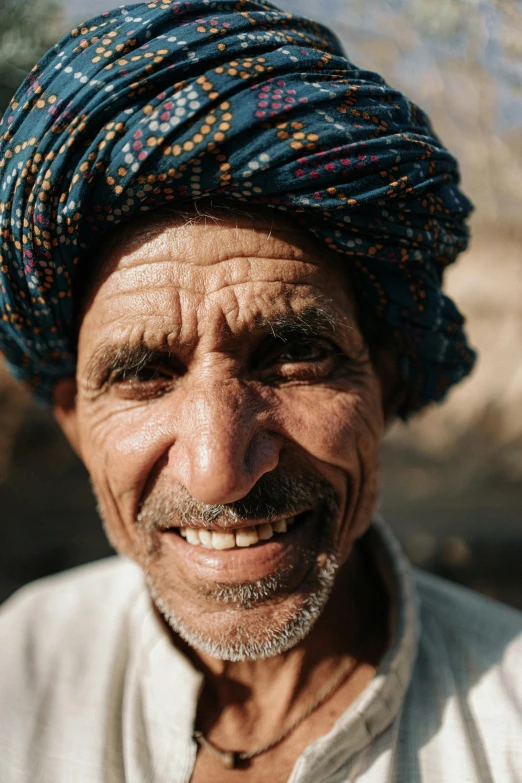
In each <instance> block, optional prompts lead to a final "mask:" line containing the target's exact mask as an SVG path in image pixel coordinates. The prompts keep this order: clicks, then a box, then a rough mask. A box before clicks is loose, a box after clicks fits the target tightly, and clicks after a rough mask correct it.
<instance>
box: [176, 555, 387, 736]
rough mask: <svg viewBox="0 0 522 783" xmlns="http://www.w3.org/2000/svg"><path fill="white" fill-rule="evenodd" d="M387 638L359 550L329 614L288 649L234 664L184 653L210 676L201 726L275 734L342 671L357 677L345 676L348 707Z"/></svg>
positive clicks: (379, 601)
mask: <svg viewBox="0 0 522 783" xmlns="http://www.w3.org/2000/svg"><path fill="white" fill-rule="evenodd" d="M387 636H388V629H387V607H386V600H385V597H384V592H383V590H382V588H381V587H380V583H379V579H378V577H377V575H376V574H375V573H374V572H373V569H372V567H371V565H370V564H369V562H368V560H367V559H365V558H364V556H363V555H362V554H361V551H360V549H359V548H358V547H356V548H355V549H354V551H353V553H352V555H351V556H350V558H349V559H348V560H347V561H346V563H344V565H343V566H342V567H341V568H340V570H339V573H338V575H337V579H336V583H335V587H334V590H333V592H332V595H331V597H330V599H329V601H328V603H327V605H326V607H325V610H324V612H323V614H322V615H321V617H320V618H319V620H318V621H317V623H316V624H315V626H314V627H313V629H312V630H311V632H310V633H309V634H308V636H307V637H306V638H305V639H304V640H303V641H302V642H301V643H300V644H298V645H296V646H295V647H294V648H292V649H291V650H289V651H288V652H286V653H284V654H282V655H277V656H274V657H272V658H264V659H259V660H256V661H234V662H230V661H221V660H216V659H214V658H211V657H210V656H207V655H204V654H201V653H198V652H196V651H194V650H189V649H188V648H187V649H186V650H185V651H186V652H187V654H188V655H189V656H190V657H191V658H192V660H193V661H194V663H195V665H196V666H197V667H198V668H199V669H200V670H202V671H203V673H204V675H205V688H204V692H203V694H202V698H201V700H200V705H199V712H198V726H199V727H200V728H201V729H202V730H203V731H208V730H209V729H211V728H212V726H214V724H215V723H216V722H221V721H222V720H225V721H228V723H229V724H231V725H234V724H235V725H237V727H238V730H241V734H242V735H248V734H250V733H251V734H252V735H254V734H256V735H258V734H259V733H263V734H264V736H268V735H270V733H271V734H272V735H273V734H276V733H277V732H278V731H282V730H283V728H284V727H285V726H287V725H288V724H289V723H290V722H291V721H292V720H295V719H296V718H297V717H299V714H300V713H303V712H304V710H306V709H307V708H308V707H309V706H310V704H311V703H312V702H313V700H314V698H316V695H317V693H318V692H319V691H320V690H321V689H322V688H324V686H325V684H327V683H328V682H329V681H334V680H335V678H336V676H337V673H338V672H339V671H340V670H341V667H345V668H346V669H347V670H348V671H351V672H353V674H354V675H355V673H356V672H357V674H358V676H352V677H347V680H350V682H348V681H347V682H346V683H345V684H344V686H343V687H344V689H345V691H346V700H347V704H346V706H348V704H349V703H350V702H351V701H353V700H355V698H357V696H358V695H359V693H360V692H361V690H362V689H363V688H364V687H365V686H366V684H367V683H368V681H369V680H370V679H371V677H372V676H373V675H374V673H375V669H376V667H377V665H378V662H379V660H380V659H381V657H382V655H383V653H384V651H385V649H386V645H387V641H388V640H387ZM351 664H353V665H351ZM263 723H264V724H265V726H266V729H265V731H263V728H262V724H263ZM249 726H250V727H251V731H249V730H248V727H249ZM254 727H255V730H254Z"/></svg>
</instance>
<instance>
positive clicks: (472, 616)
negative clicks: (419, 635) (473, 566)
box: [414, 571, 522, 662]
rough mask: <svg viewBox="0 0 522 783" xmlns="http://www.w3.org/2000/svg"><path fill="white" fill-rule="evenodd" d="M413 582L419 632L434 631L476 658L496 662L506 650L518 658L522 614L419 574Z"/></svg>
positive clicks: (520, 654)
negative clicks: (467, 650) (430, 629)
mask: <svg viewBox="0 0 522 783" xmlns="http://www.w3.org/2000/svg"><path fill="white" fill-rule="evenodd" d="M414 580H415V583H416V587H417V594H418V597H419V603H420V607H419V609H420V615H421V626H422V628H423V629H424V628H425V629H426V631H427V630H428V628H430V627H436V628H437V631H438V632H439V633H440V634H441V635H442V637H444V639H445V640H446V641H447V642H448V643H449V644H452V645H453V644H454V645H457V647H459V648H462V647H469V646H471V647H472V648H473V650H474V651H475V653H476V655H477V657H481V656H482V657H484V658H485V659H490V658H491V656H496V657H497V658H498V657H499V656H501V655H503V654H504V653H505V652H506V650H507V649H510V648H512V651H513V654H514V655H517V656H520V657H522V612H520V611H518V610H517V609H513V608H511V607H509V606H506V605H505V604H502V603H500V602H498V601H494V600H492V599H491V598H488V597H486V596H484V595H481V594H480V593H477V592H475V591H473V590H469V589H468V588H466V587H461V586H460V585H456V584H453V583H451V582H448V581H446V580H444V579H440V578H438V577H436V576H433V575H431V574H427V573H423V572H421V571H414ZM521 662H522V660H521Z"/></svg>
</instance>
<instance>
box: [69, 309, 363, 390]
mask: <svg viewBox="0 0 522 783" xmlns="http://www.w3.org/2000/svg"><path fill="white" fill-rule="evenodd" d="M341 328H344V329H347V330H351V329H353V326H352V325H351V324H350V323H349V321H348V319H346V318H342V317H339V316H336V315H334V314H333V313H332V312H330V311H328V310H326V309H325V308H324V307H320V306H315V305H311V306H308V307H305V308H304V309H303V310H301V311H299V312H289V313H281V314H279V315H276V316H275V317H273V318H266V317H265V316H257V317H256V318H255V319H254V329H255V330H256V331H257V332H259V333H265V334H271V335H272V336H273V337H274V338H276V339H278V340H282V341H284V342H285V341H287V340H289V339H295V338H296V337H297V338H303V339H304V338H310V337H326V336H330V337H331V336H333V335H334V334H335V333H337V332H338V331H339V329H341ZM173 358H174V352H173V350H172V348H170V347H169V346H167V345H166V344H164V345H160V346H151V345H149V344H148V343H146V342H145V340H143V339H140V340H139V341H138V342H136V343H134V344H123V345H122V344H121V343H118V344H110V343H105V344H103V345H101V346H100V348H99V349H98V350H97V351H95V353H94V354H93V355H92V357H91V358H90V360H89V362H88V364H87V366H86V368H85V372H84V377H85V380H86V382H87V384H89V383H96V385H102V384H104V383H105V382H106V381H107V380H108V378H109V377H110V375H111V373H113V372H115V371H118V372H122V373H125V372H131V371H133V372H136V371H139V370H142V369H144V368H145V367H147V365H149V364H154V365H157V366H158V368H159V367H160V366H161V364H162V363H168V362H169V361H170V362H172V360H173Z"/></svg>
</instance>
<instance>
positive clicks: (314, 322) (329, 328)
mask: <svg viewBox="0 0 522 783" xmlns="http://www.w3.org/2000/svg"><path fill="white" fill-rule="evenodd" d="M255 325H256V327H257V329H259V331H263V332H271V333H272V335H273V336H274V337H275V338H277V339H279V340H288V339H289V338H292V337H315V336H326V335H330V336H331V335H333V334H335V332H337V331H338V330H339V329H340V328H342V327H344V328H348V329H350V328H353V327H350V325H349V324H348V323H347V321H346V320H345V319H344V318H339V317H338V316H335V315H334V314H333V313H332V312H330V311H328V310H326V309H325V308H324V307H319V306H315V305H309V306H308V307H305V308H304V309H303V310H301V311H300V312H297V313H296V312H291V313H281V314H280V315H277V316H275V317H274V318H265V317H264V316H259V317H257V318H256V319H255Z"/></svg>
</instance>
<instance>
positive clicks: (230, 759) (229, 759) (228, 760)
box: [219, 750, 237, 769]
mask: <svg viewBox="0 0 522 783" xmlns="http://www.w3.org/2000/svg"><path fill="white" fill-rule="evenodd" d="M219 757H220V759H221V761H222V762H223V766H224V767H225V769H234V767H235V766H236V760H237V754H236V753H234V751H232V750H229V751H224V752H220V753H219Z"/></svg>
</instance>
